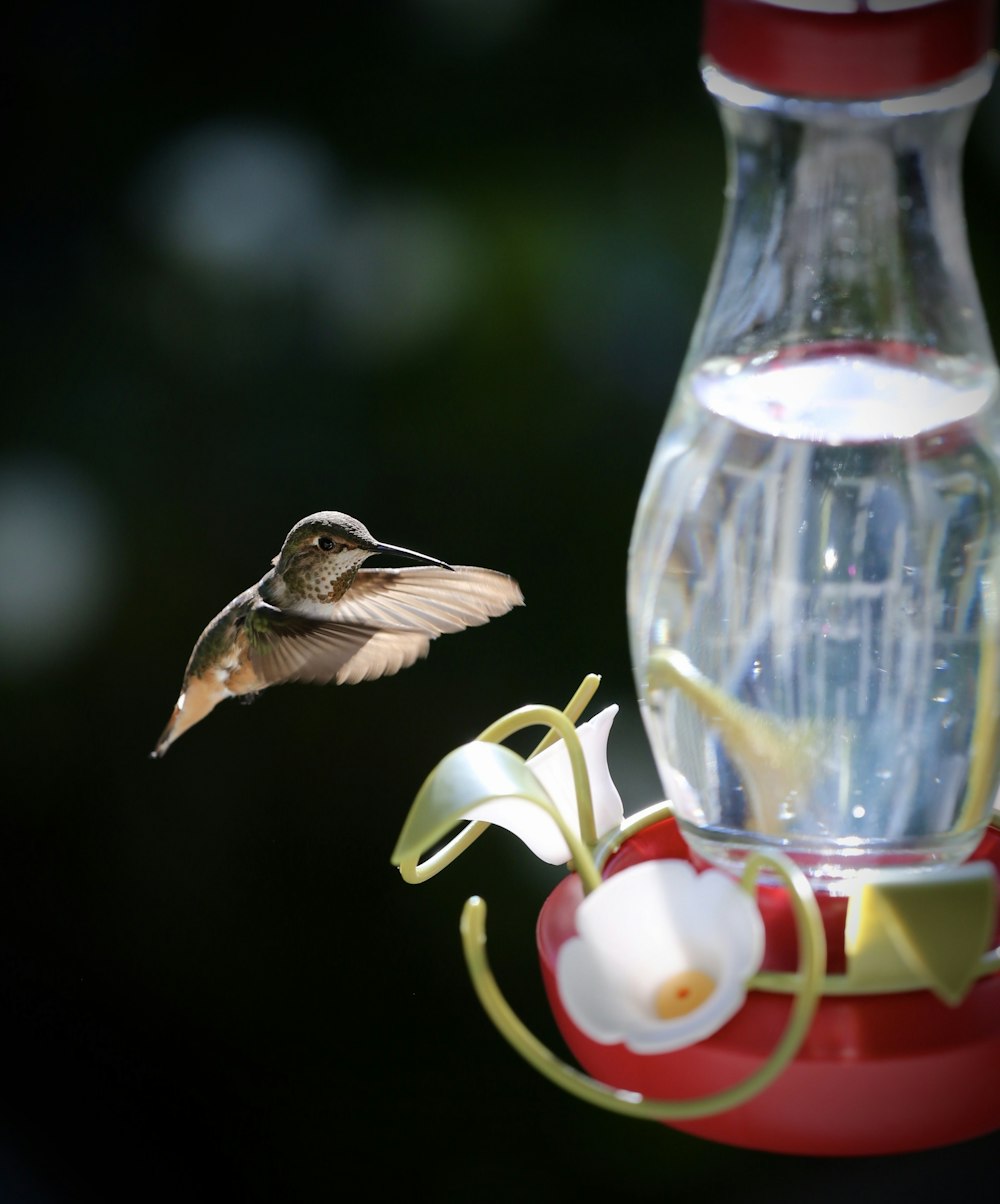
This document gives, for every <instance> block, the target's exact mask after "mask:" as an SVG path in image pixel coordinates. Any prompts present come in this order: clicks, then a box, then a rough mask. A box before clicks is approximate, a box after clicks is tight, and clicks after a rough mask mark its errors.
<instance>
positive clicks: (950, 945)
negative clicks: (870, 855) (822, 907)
mask: <svg viewBox="0 0 1000 1204" xmlns="http://www.w3.org/2000/svg"><path fill="white" fill-rule="evenodd" d="M996 914H997V877H996V873H995V872H994V870H993V867H992V866H991V865H990V864H989V863H988V862H985V861H972V862H968V863H966V864H965V865H960V866H956V867H954V868H947V869H946V868H941V869H936V870H933V871H928V872H926V873H914V872H913V871H907V870H891V871H883V872H882V873H879V874H878V875H876V876H873V877H872V879H871V881H868V882H864V883H862V884H861V885H860V886H859V888H858V890H857V891H856V893H855V894H854V895H853V896H852V897H851V900H850V902H849V904H848V907H847V924H846V928H845V932H844V949H845V952H846V954H847V959H848V963H847V974H846V975H845V981H844V989H845V990H847V991H851V990H857V991H859V992H865V993H868V992H872V991H880V992H881V991H907V990H917V989H921V988H929V989H930V990H931V991H933V992H934V994H935V995H937V996H938V998H939V999H941V1000H942V1001H943V1002H944V1003H947V1004H949V1005H951V1006H955V1005H957V1004H959V1003H961V1002H962V1000H963V999H964V998H965V996H966V994H967V993H968V991H969V988H970V987H971V986H972V984H973V983H974V982H975V981H976V979H977V978H978V977H979V976H980V974H982V972H983V953H984V950H985V949H986V947H987V944H988V942H989V940H990V937H991V934H992V932H993V927H994V924H995V923H996Z"/></svg>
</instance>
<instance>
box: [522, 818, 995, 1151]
mask: <svg viewBox="0 0 1000 1204" xmlns="http://www.w3.org/2000/svg"><path fill="white" fill-rule="evenodd" d="M661 857H677V858H682V859H685V860H691V858H690V855H689V852H688V848H687V845H686V844H685V843H684V841H683V839H682V838H681V836H680V834H679V832H678V830H677V826H676V824H675V823H674V821H673V820H672V819H667V820H662V821H660V822H659V823H657V824H654V825H652V826H650V827H649V828H646V829H644V830H643V831H641V832H639V833H638V834H637V835H636V836H634V837H632V838H631V839H630V840H628V841H626V843H625V844H624V845H623V846H622V847H621V849H619V850H618V851H617V852H616V853H615V854H614V855H613V856H612V857H611V858H609V861H608V864H607V866H606V867H605V876H606V877H607V876H608V875H610V874H613V873H616V872H617V871H619V870H622V869H625V868H626V867H627V866H629V865H634V864H636V863H637V862H639V861H645V860H650V859H653V858H661ZM975 857H976V858H977V859H981V858H983V859H988V860H990V861H992V863H993V864H994V866H996V867H997V868H998V870H1000V832H998V831H997V830H996V829H994V828H991V829H990V830H989V831H988V833H987V835H986V837H985V839H984V840H983V842H982V844H981V845H980V847H979V849H978V850H977V852H976V854H975ZM581 898H582V890H581V887H580V881H579V878H578V877H577V876H576V875H575V874H574V875H571V876H569V877H567V878H565V879H564V880H563V881H562V882H561V883H560V884H559V885H558V886H557V887H556V888H555V890H554V891H552V893H551V894H550V895H549V897H548V899H547V900H546V901H545V903H544V904H543V906H542V910H541V913H540V914H539V917H538V925H537V941H538V951H539V957H540V961H541V967H542V976H543V979H544V981H545V989H546V991H547V993H548V998H549V1003H550V1006H551V1007H552V1012H553V1015H554V1016H555V1019H556V1023H557V1024H558V1026H559V1029H560V1032H561V1033H562V1035H563V1037H564V1039H565V1041H566V1043H567V1045H568V1046H569V1048H570V1049H571V1050H572V1052H573V1054H574V1056H575V1057H576V1058H577V1060H578V1061H579V1063H580V1065H581V1066H583V1067H584V1069H585V1070H586V1071H587V1072H588V1073H589V1074H591V1075H593V1076H594V1077H595V1078H596V1079H599V1080H601V1081H602V1082H604V1083H608V1084H609V1085H611V1086H614V1087H618V1088H623V1089H627V1090H632V1091H638V1092H641V1093H642V1094H643V1095H644V1096H647V1097H650V1098H658V1099H689V1098H693V1097H698V1096H704V1095H708V1094H711V1093H712V1092H715V1091H719V1090H722V1089H723V1088H726V1087H729V1086H732V1085H733V1084H735V1083H737V1082H740V1081H741V1080H743V1079H745V1078H746V1077H747V1076H748V1075H749V1074H751V1073H752V1072H753V1071H754V1070H755V1069H757V1067H758V1066H760V1065H761V1064H762V1063H763V1062H764V1061H765V1060H766V1059H767V1057H768V1056H769V1055H770V1053H771V1051H772V1050H773V1049H774V1047H775V1045H776V1043H777V1041H778V1039H779V1038H780V1036H781V1033H782V1031H783V1028H784V1025H785V1022H786V1020H787V1017H788V1012H789V1009H790V1006H791V1002H790V998H789V997H787V996H783V995H772V994H769V993H766V992H763V991H751V992H750V993H749V994H748V996H747V1000H746V1003H745V1005H744V1006H743V1008H742V1009H741V1010H740V1012H739V1013H738V1014H737V1015H736V1016H734V1017H733V1019H732V1020H731V1021H730V1022H729V1023H728V1024H727V1025H725V1027H724V1028H722V1029H720V1030H719V1032H717V1033H715V1034H714V1035H713V1036H711V1037H709V1038H708V1039H707V1040H705V1041H702V1042H699V1043H698V1044H697V1045H693V1046H690V1047H689V1048H687V1049H683V1050H678V1051H675V1052H673V1053H667V1054H656V1055H651V1056H650V1055H645V1056H642V1055H639V1054H634V1053H632V1052H631V1051H630V1050H628V1049H626V1048H625V1046H624V1045H620V1044H619V1045H601V1044H599V1043H598V1042H596V1041H592V1040H591V1039H590V1038H589V1037H587V1036H585V1035H584V1033H582V1032H581V1031H580V1030H579V1029H578V1028H577V1027H576V1026H575V1025H574V1024H573V1022H572V1021H571V1020H570V1019H569V1017H568V1015H567V1014H566V1012H565V1010H564V1008H563V1006H562V1002H561V1000H560V998H559V992H558V990H557V988H556V978H555V965H556V957H557V955H558V952H559V949H560V947H561V946H562V945H563V944H564V943H565V941H567V940H568V939H569V938H570V937H572V936H575V935H576V929H575V926H574V914H575V911H576V908H577V906H578V904H579V902H580V900H581ZM758 903H759V905H760V908H761V911H762V913H763V916H764V922H765V928H766V932H767V945H766V952H765V958H764V965H765V967H766V968H767V969H791V968H794V966H795V963H796V959H797V952H796V949H795V931H794V922H793V919H792V915H791V909H790V906H789V904H788V900H787V897H786V894H785V891H784V890H783V889H782V888H780V887H763V888H761V889H760V890H759V892H758ZM820 904H821V910H822V913H823V921H824V926H825V928H826V935H827V942H828V958H827V964H828V967H829V970H830V971H831V972H832V973H837V972H839V971H841V970H843V966H844V941H843V925H844V916H845V913H846V907H847V904H846V900H844V899H842V898H826V897H821V898H820ZM998 941H1000V925H998V931H997V933H995V934H994V944H996V943H997V942H998ZM671 1127H673V1128H676V1129H681V1130H683V1131H684V1132H687V1133H693V1134H696V1135H698V1136H700V1137H706V1138H709V1139H711V1140H713V1141H719V1142H723V1143H725V1144H727V1145H735V1146H744V1147H747V1148H751V1149H758V1150H769V1151H772V1152H775V1153H785V1154H816V1155H828V1156H829V1155H859V1154H895V1153H904V1152H907V1151H913V1150H920V1149H929V1148H932V1147H935V1146H944V1145H951V1144H953V1143H955V1142H959V1141H965V1140H967V1139H969V1138H972V1137H978V1136H980V1135H982V1134H984V1133H989V1132H991V1131H992V1130H994V1129H998V1128H1000V974H994V975H992V976H990V977H988V978H984V979H980V981H979V982H978V983H977V984H976V985H975V986H974V987H973V989H972V990H971V992H970V993H969V994H968V995H967V996H966V998H965V999H964V1000H963V1002H962V1003H961V1004H960V1005H959V1006H958V1007H954V1008H952V1007H948V1006H947V1005H946V1004H944V1003H942V1002H940V1000H938V999H937V998H936V996H934V995H932V994H931V993H930V992H929V991H910V992H905V993H897V994H892V995H872V996H845V997H835V996H831V997H827V998H824V999H822V1000H821V1002H820V1005H819V1008H818V1010H817V1013H816V1016H815V1018H814V1020H813V1024H812V1026H811V1028H810V1030H809V1033H808V1034H807V1036H806V1039H805V1041H804V1042H803V1044H802V1047H801V1049H800V1050H799V1052H798V1054H797V1055H796V1057H795V1059H794V1060H793V1061H792V1063H791V1064H790V1065H789V1066H788V1067H787V1068H786V1069H785V1070H784V1072H783V1073H782V1074H781V1075H779V1077H778V1078H777V1079H776V1080H775V1082H773V1083H772V1084H771V1085H770V1086H769V1087H766V1088H765V1089H764V1090H763V1091H762V1092H761V1093H760V1094H759V1095H757V1096H755V1097H754V1098H753V1099H751V1100H750V1101H748V1102H747V1103H745V1104H742V1105H740V1106H739V1107H737V1108H732V1109H730V1110H729V1111H728V1112H722V1113H719V1114H717V1115H715V1116H710V1117H707V1118H702V1119H700V1120H692V1121H683V1122H680V1121H679V1122H671Z"/></svg>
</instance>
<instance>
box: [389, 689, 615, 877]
mask: <svg viewBox="0 0 1000 1204" xmlns="http://www.w3.org/2000/svg"><path fill="white" fill-rule="evenodd" d="M600 683H601V679H600V677H599V676H598V675H597V674H596V673H588V674H587V676H586V677H585V678H584V679H583V681H582V682H581V683H580V685H579V687H578V688H577V691H576V693H575V694H574V695H573V697H572V698H571V699H570V700H569V702H568V703H567V704H566V706H565V707H564V708H563V710H562V711H557V710H555V708H554V707H545V708H542V707H522V708H521V709H520V710H519V711H512V712H510V714H507V715H504V716H503V717H502V718H501V719H498V720H496V722H495V723H491V724H490V726H489V727H488V728H486V730H485V731H484V732H482V733H480V735H479V737H478V738H479V739H480V740H491V741H495V742H497V743H499V742H501V741H503V740H505V739H506V738H507V737H508V736H510V735H513V734H514V732H516V731H520V730H521V729H522V728H524V727H528V726H531V725H532V724H533V723H544V722H547V721H550V720H547V719H537V718H532V719H528V720H527V721H521V720H520V719H518V718H516V717H521V716H523V715H524V713H525V712H538V711H541V710H544V711H545V712H546V715H547V716H549V717H551V715H557V716H559V717H560V720H561V721H565V722H567V723H568V724H569V726H570V727H571V728H572V729H573V738H572V739H571V740H568V741H567V743H566V747H567V750H568V751H569V755H570V764H571V765H572V766H573V781H574V784H575V785H576V786H577V806H578V808H579V810H580V817H581V818H580V832H581V834H583V837H584V840H585V841H586V842H587V843H588V844H589V845H590V846H593V845H594V843H595V842H596V838H593V837H592V838H591V839H589V840H588V839H587V833H592V832H593V831H594V809H593V805H592V803H591V796H590V783H589V779H588V778H587V773H586V767H585V766H584V767H583V771H582V772H583V781H584V790H585V792H586V804H585V805H584V802H583V796H581V794H580V792H579V784H578V780H579V767H578V764H577V762H576V761H574V760H573V751H572V745H573V743H574V742H575V744H576V746H577V749H578V750H579V743H580V741H579V738H578V737H577V736H576V723H577V720H578V719H579V718H580V716H581V715H582V714H583V712H584V711H585V710H586V708H587V704H588V703H589V702H590V700H591V699H592V698H593V696H594V693H595V692H596V690H597V687H598V686H599V685H600ZM565 730H566V729H565V726H564V725H563V723H562V722H559V723H557V724H551V723H550V726H549V729H548V731H547V732H546V733H545V735H544V736H543V737H542V739H541V741H540V742H539V743H538V744H537V745H536V746H535V748H534V750H533V751H532V753H531V756H532V757H534V756H537V755H538V754H539V753H540V752H541V751H542V750H543V749H545V748H548V746H549V745H550V744H553V743H554V742H555V741H556V740H558V739H559V737H560V736H562V737H563V738H564V739H565ZM582 756H583V754H582V751H581V752H580V755H579V757H578V758H577V760H578V761H579V762H581V763H582ZM528 759H529V760H530V759H531V758H530V757H529V758H528ZM584 811H585V812H586V817H587V826H586V827H585V826H584V818H585V817H584ZM553 818H554V819H555V821H556V823H557V825H558V826H559V828H560V830H561V831H562V834H563V837H564V839H565V840H566V843H567V845H568V846H569V848H570V850H571V851H572V852H573V855H574V858H575V857H576V856H577V854H578V853H579V852H580V850H579V848H576V847H574V842H575V844H576V845H579V842H578V841H576V836H575V833H573V832H570V831H569V830H568V829H567V828H566V827H565V825H564V824H563V822H562V819H561V816H557V815H556V816H553ZM489 827H490V825H489V824H488V823H486V822H485V821H483V820H476V819H474V820H470V821H469V822H468V823H467V824H466V825H465V827H464V828H463V829H462V830H461V831H460V832H459V833H457V834H456V835H455V836H453V837H452V839H451V840H449V841H448V843H447V844H445V845H442V847H441V848H440V849H438V851H437V852H436V853H433V854H432V855H431V856H430V857H427V858H425V860H424V861H422V862H421V861H418V860H417V859H416V858H413V859H412V860H411V859H406V860H405V861H402V862H400V865H399V872H400V874H401V876H402V878H403V880H404V881H405V882H408V883H410V884H411V885H417V884H419V883H421V882H426V881H428V879H430V878H433V877H434V876H435V875H436V874H440V872H441V871H442V870H443V869H445V868H446V867H447V866H449V865H451V863H452V862H453V861H454V860H455V858H456V857H458V856H459V855H460V854H462V853H464V852H465V850H466V849H467V848H469V846H470V845H471V844H473V843H474V842H475V841H476V840H478V839H479V837H480V836H482V834H483V833H484V832H485V831H486V830H487V828H489ZM583 858H584V861H585V862H589V863H590V866H591V869H590V870H588V868H587V867H586V866H584V867H581V868H582V873H581V879H584V880H585V884H586V888H587V889H588V890H592V889H593V887H594V886H596V885H597V883H598V882H599V881H600V877H599V875H598V874H597V871H596V869H593V868H592V867H593V858H592V857H590V856H589V855H588V854H587V853H586V852H584V853H583Z"/></svg>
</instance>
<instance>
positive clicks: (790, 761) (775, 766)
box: [646, 648, 829, 836]
mask: <svg viewBox="0 0 1000 1204" xmlns="http://www.w3.org/2000/svg"><path fill="white" fill-rule="evenodd" d="M646 684H647V689H649V690H651V691H652V690H662V689H676V690H680V692H681V693H682V694H683V695H684V697H685V698H686V699H687V700H688V701H689V702H690V703H692V705H693V706H695V707H697V708H698V710H699V711H700V712H701V714H702V715H703V716H704V719H705V722H706V723H709V724H711V726H712V727H714V728H715V730H716V731H717V732H718V733H719V738H720V739H721V741H722V743H723V744H724V745H725V748H726V752H727V753H728V754H729V756H730V757H732V759H733V761H734V762H735V763H736V764H737V765H738V766H739V769H740V773H741V774H742V775H743V781H744V784H745V786H746V790H747V795H748V797H749V800H750V806H751V809H752V812H753V826H754V828H755V829H756V830H757V831H758V832H760V833H761V834H763V835H767V836H780V835H781V834H782V833H783V832H784V828H785V825H784V823H783V822H782V820H781V818H780V809H781V804H782V803H783V802H784V801H785V800H786V799H789V798H794V797H795V796H796V795H804V794H806V793H807V792H808V790H809V788H810V786H811V784H812V782H813V780H814V778H815V776H816V767H817V765H818V763H819V761H820V760H821V758H822V757H823V755H824V753H825V751H826V745H827V741H828V739H829V736H828V734H827V733H825V732H824V731H823V729H822V727H821V725H820V724H818V723H816V722H814V721H811V720H803V721H801V722H792V721H788V722H784V721H782V720H780V719H776V718H775V717H774V716H772V715H765V714H763V713H762V712H760V711H758V710H755V708H753V707H751V706H747V705H746V704H745V703H742V702H738V701H737V700H736V699H735V698H733V697H732V696H731V695H729V694H727V693H726V692H725V690H723V689H721V687H719V686H718V685H716V684H715V682H713V681H712V680H711V679H710V678H708V677H706V676H705V674H704V673H702V672H701V670H700V669H698V668H697V667H696V666H695V665H694V664H693V663H692V662H691V661H690V660H689V658H688V657H686V656H685V655H684V653H683V652H679V651H677V649H674V648H663V649H660V650H659V651H657V652H655V653H653V655H652V656H651V657H650V660H649V671H648V674H647V683H646Z"/></svg>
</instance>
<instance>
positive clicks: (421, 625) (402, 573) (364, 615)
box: [329, 565, 524, 639]
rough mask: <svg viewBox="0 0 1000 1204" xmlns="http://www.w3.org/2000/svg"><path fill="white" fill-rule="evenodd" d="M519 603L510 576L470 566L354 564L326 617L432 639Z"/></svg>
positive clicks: (518, 592) (519, 596) (477, 623)
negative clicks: (359, 566) (344, 589)
mask: <svg viewBox="0 0 1000 1204" xmlns="http://www.w3.org/2000/svg"><path fill="white" fill-rule="evenodd" d="M523 604H524V598H523V596H522V594H521V589H520V586H519V585H518V584H517V582H516V581H515V580H514V578H513V577H508V576H507V575H506V574H505V573H498V572H495V571H494V570H493V569H480V568H475V567H473V566H472V565H456V566H455V567H454V568H447V569H444V568H431V567H424V566H421V567H419V568H399V569H359V570H358V574H357V576H356V577H355V578H354V581H353V582H352V584H351V587H350V589H349V590H348V591H347V592H346V593H345V594H344V596H343V597H342V598H340V600H339V601H337V602H334V603H333V604H332V605H331V606H330V614H329V617H330V619H333V620H335V621H337V622H341V623H358V624H360V625H361V626H364V627H375V628H378V629H379V630H383V629H386V628H390V629H392V630H393V631H422V632H424V633H425V634H426V635H428V636H430V637H431V639H434V638H435V637H436V636H439V635H443V634H444V633H445V632H449V631H464V630H465V628H466V627H480V626H481V625H482V624H483V623H486V622H488V621H489V620H490V619H495V618H497V617H498V616H499V615H504V614H506V613H507V612H508V611H509V610H511V609H512V608H513V607H515V606H521V605H523Z"/></svg>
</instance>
